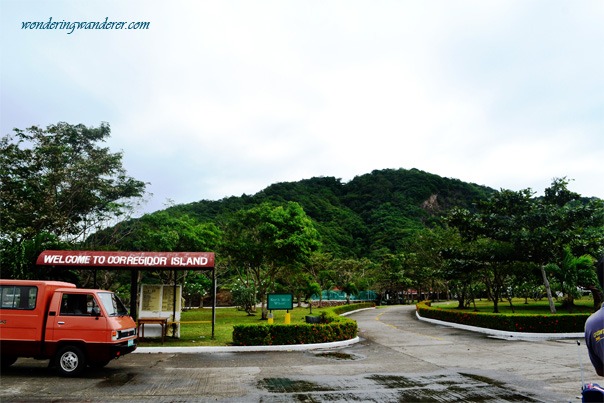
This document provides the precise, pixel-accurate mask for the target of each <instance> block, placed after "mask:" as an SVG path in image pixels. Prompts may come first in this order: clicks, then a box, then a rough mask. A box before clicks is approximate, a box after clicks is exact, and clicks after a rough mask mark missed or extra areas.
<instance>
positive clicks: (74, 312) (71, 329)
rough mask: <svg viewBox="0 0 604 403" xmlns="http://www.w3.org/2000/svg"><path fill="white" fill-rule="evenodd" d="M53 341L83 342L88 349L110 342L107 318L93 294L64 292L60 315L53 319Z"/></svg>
mask: <svg viewBox="0 0 604 403" xmlns="http://www.w3.org/2000/svg"><path fill="white" fill-rule="evenodd" d="M52 320H53V321H54V323H53V326H52V328H53V332H52V335H53V336H52V339H53V340H54V341H55V342H60V341H62V340H73V341H83V342H85V343H86V344H87V345H88V347H92V345H94V344H95V343H106V342H107V341H108V340H107V338H108V332H107V318H105V317H104V316H102V313H101V310H100V308H99V304H98V302H97V300H96V298H95V296H94V294H92V293H77V292H73V293H70V292H64V293H63V295H62V296H61V306H60V310H59V313H58V315H56V316H54V318H53V319H52Z"/></svg>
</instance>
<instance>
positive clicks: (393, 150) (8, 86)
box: [0, 0, 604, 211]
mask: <svg viewBox="0 0 604 403" xmlns="http://www.w3.org/2000/svg"><path fill="white" fill-rule="evenodd" d="M0 19H1V20H0V23H1V26H0V49H1V50H0V51H1V59H0V111H1V116H0V129H1V134H2V135H5V134H8V133H9V132H10V131H11V130H12V129H13V128H14V127H17V128H26V127H29V126H32V125H40V126H46V125H49V124H52V123H57V122H59V121H65V122H68V123H74V124H76V123H83V124H85V125H88V126H98V125H99V124H100V123H101V122H108V123H109V124H110V125H111V129H112V135H111V138H110V140H109V142H108V145H109V146H110V147H111V149H112V150H114V151H123V153H124V165H125V168H126V169H127V171H128V174H130V175H131V176H134V177H135V178H137V179H140V180H143V181H146V182H150V186H149V189H148V190H149V191H150V192H151V193H153V197H151V198H150V201H149V202H148V204H147V205H146V207H145V211H155V210H157V209H161V208H163V207H164V205H166V203H167V200H168V199H170V200H173V201H174V202H175V203H188V202H193V201H198V200H201V199H211V200H215V199H220V198H223V197H226V196H233V195H234V196H240V195H242V194H244V193H245V194H254V193H256V192H258V191H260V190H262V189H263V188H265V187H266V186H268V185H270V184H271V183H275V182H283V181H297V180H301V179H305V178H311V177H313V176H335V177H337V178H341V179H342V180H343V181H349V180H351V179H352V178H354V177H355V176H357V175H362V174H364V173H368V172H371V171H372V170H374V169H384V168H405V169H410V168H418V169H421V170H424V171H427V172H431V173H434V174H437V175H441V176H445V177H451V178H457V179H461V180H463V181H466V182H473V183H477V184H481V185H487V186H490V187H493V188H496V189H500V188H505V189H512V190H520V189H524V188H532V189H533V190H535V191H536V192H537V193H538V194H539V193H541V192H542V191H543V189H544V188H545V187H547V186H548V185H549V184H550V183H551V181H552V179H553V178H560V177H567V178H568V179H572V182H571V184H570V188H571V190H574V191H576V192H578V193H580V194H582V195H584V196H597V197H600V198H604V162H603V161H604V45H603V44H604V24H603V23H602V21H604V2H602V1H601V0H582V1H556V0H544V1H532V0H521V1H510V0H506V1H451V0H446V1H437V0H433V1H403V0H398V1H386V0H364V1H354V0H343V1H333V0H304V1H302V0H296V1H288V0H280V1H264V0H262V1H256V0H240V1H227V0H220V1H218V0H215V1H214V0H212V1H201V0H194V1H193V0H191V1H183V0H170V1H165V0H162V1H155V0H144V1H139V0H87V1H81V0H70V1H64V0H43V1H35V0H2V1H1V2H0ZM30 21H38V22H49V21H51V22H57V23H63V25H66V24H67V23H70V22H81V21H85V22H88V21H91V22H95V21H98V22H104V21H107V22H121V21H123V22H126V23H127V24H125V25H124V27H125V28H124V29H121V30H118V29H111V30H109V29H105V30H100V29H99V30H86V29H76V30H73V32H72V33H69V32H70V30H69V29H59V28H56V29H33V30H32V29H22V27H23V23H24V22H30ZM133 22H134V23H136V22H149V23H150V24H149V28H148V29H139V30H133V29H126V28H127V27H128V25H129V24H130V23H133ZM57 25H58V24H57Z"/></svg>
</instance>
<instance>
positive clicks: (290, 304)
mask: <svg viewBox="0 0 604 403" xmlns="http://www.w3.org/2000/svg"><path fill="white" fill-rule="evenodd" d="M267 308H268V310H269V311H273V310H278V309H281V310H288V311H289V310H290V309H294V295H293V294H268V306H267Z"/></svg>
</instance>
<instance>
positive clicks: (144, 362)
mask: <svg viewBox="0 0 604 403" xmlns="http://www.w3.org/2000/svg"><path fill="white" fill-rule="evenodd" d="M350 317H351V318H352V319H355V320H357V321H358V323H359V336H360V337H361V341H360V342H359V343H356V344H353V345H349V346H345V347H340V348H331V349H323V350H321V349H320V350H312V351H278V352H275V351H270V352H213V353H195V354H188V353H159V354H156V353H138V354H130V355H128V356H126V357H123V358H121V359H119V360H117V361H114V362H112V363H110V364H109V365H108V366H107V367H106V368H104V369H100V370H89V371H87V372H86V374H85V375H84V376H83V377H81V378H77V379H66V378H60V377H58V376H56V375H55V374H54V373H53V372H52V371H50V370H49V369H48V368H46V366H47V361H35V360H32V359H19V360H18V361H17V363H16V364H14V366H13V367H12V368H10V369H9V370H5V371H3V372H2V374H1V376H0V400H1V401H2V402H17V401H22V402H30V401H48V402H51V401H52V402H76V401H77V402H80V401H93V402H96V401H107V402H110V401H132V402H137V401H140V402H148V401H157V402H200V401H201V402H205V401H208V402H209V401H217V402H579V401H580V398H579V394H580V388H581V371H580V367H579V362H580V360H581V361H582V364H583V366H584V371H585V374H584V377H585V381H586V382H587V381H598V380H597V379H595V378H596V377H597V376H596V375H595V372H594V371H593V369H592V368H591V365H590V364H589V360H588V358H587V351H586V349H585V346H584V345H583V343H581V346H580V347H578V346H577V343H576V340H572V339H564V340H541V341H516V340H515V341H510V340H502V339H496V338H492V337H488V336H485V335H482V334H476V333H471V332H468V331H465V330H459V329H455V328H451V327H446V326H439V325H434V324H430V323H425V322H421V321H418V320H417V319H416V318H415V310H414V307H413V306H394V307H389V308H385V309H375V310H366V311H361V312H358V313H355V314H353V315H351V316H350ZM600 379H601V378H600ZM600 382H601V381H600Z"/></svg>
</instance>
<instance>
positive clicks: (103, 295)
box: [99, 292, 128, 316]
mask: <svg viewBox="0 0 604 403" xmlns="http://www.w3.org/2000/svg"><path fill="white" fill-rule="evenodd" d="M99 298H100V299H101V303H102V304H103V307H105V311H107V315H109V316H125V315H128V311H127V310H126V307H125V306H124V304H123V303H122V301H121V300H120V299H119V298H118V296H117V295H115V294H114V293H112V292H100V293H99Z"/></svg>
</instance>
